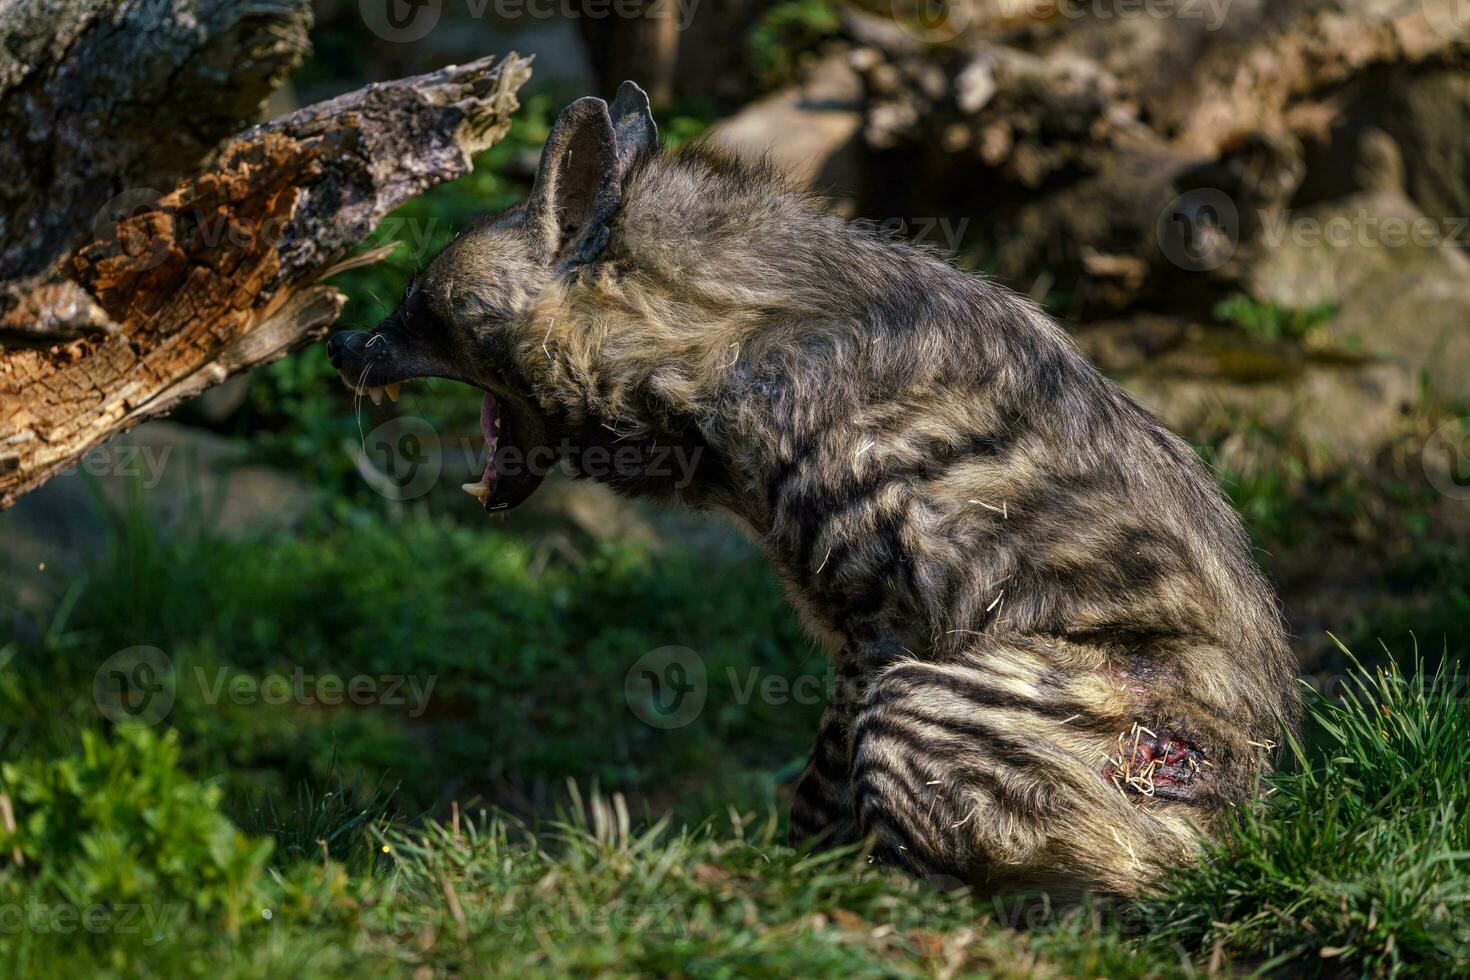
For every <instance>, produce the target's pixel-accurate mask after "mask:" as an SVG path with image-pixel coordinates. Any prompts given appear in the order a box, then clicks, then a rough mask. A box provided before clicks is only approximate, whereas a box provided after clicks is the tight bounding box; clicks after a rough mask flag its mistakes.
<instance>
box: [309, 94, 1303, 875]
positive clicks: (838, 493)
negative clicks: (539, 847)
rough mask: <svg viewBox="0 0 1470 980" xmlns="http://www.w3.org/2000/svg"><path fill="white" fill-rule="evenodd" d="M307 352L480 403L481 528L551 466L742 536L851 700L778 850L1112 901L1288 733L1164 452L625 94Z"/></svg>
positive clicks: (554, 136) (1034, 347) (1186, 461)
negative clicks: (386, 293) (383, 312)
mask: <svg viewBox="0 0 1470 980" xmlns="http://www.w3.org/2000/svg"><path fill="white" fill-rule="evenodd" d="M328 350H329V353H330V356H331V358H332V361H333V363H334V364H335V365H336V366H337V367H338V368H339V370H340V371H341V373H342V376H343V377H344V379H345V380H346V381H347V382H348V383H349V384H351V385H353V386H355V387H357V388H358V389H359V390H361V389H363V388H369V389H376V388H377V387H379V386H387V387H388V388H389V392H390V394H393V393H395V388H396V385H397V383H399V382H401V381H404V380H406V379H409V378H413V377H416V376H437V377H446V378H454V379H458V380H460V381H465V382H468V383H470V384H473V385H476V386H478V387H480V388H482V389H484V392H485V395H484V403H483V409H482V413H481V414H482V423H483V428H484V430H485V435H486V439H487V441H488V442H489V445H490V461H489V463H488V465H487V466H486V468H485V473H484V477H483V479H482V480H480V481H479V482H477V483H474V484H470V485H468V486H466V487H465V489H466V490H467V491H469V492H470V493H471V494H473V495H474V496H475V497H476V498H478V499H479V500H480V501H481V502H482V504H483V505H484V507H485V508H486V509H487V510H490V511H495V510H499V509H502V508H506V507H510V506H514V505H515V504H517V503H519V502H520V501H521V500H523V499H524V498H525V497H526V496H527V495H528V494H530V493H531V492H532V490H534V489H535V487H536V485H537V483H538V482H539V480H540V477H541V475H542V474H543V473H544V472H545V470H546V468H547V467H548V466H549V465H550V464H551V463H552V462H553V461H555V459H557V458H563V459H568V458H569V461H570V463H571V465H572V466H573V468H574V469H580V470H581V471H582V472H583V473H584V474H586V475H592V476H594V477H596V478H598V479H601V480H604V481H605V482H607V483H609V484H611V485H612V486H614V487H615V488H617V489H619V490H621V491H623V492H626V493H630V494H636V495H640V496H646V497H655V498H662V499H665V500H673V501H679V502H683V503H686V504H689V505H692V506H694V507H699V508H712V509H718V510H720V511H723V512H726V513H728V514H730V515H732V516H733V517H734V519H735V520H736V521H737V522H738V523H740V524H742V525H744V526H745V527H746V528H747V529H748V530H749V531H750V532H751V533H752V534H753V535H754V537H755V538H756V539H757V540H758V541H759V542H760V544H761V547H762V548H763V549H764V551H765V552H766V554H767V555H768V556H769V558H770V560H771V561H772V562H773V563H774V565H775V567H776V568H777V569H778V570H779V573H780V576H781V578H782V579H783V581H784V583H785V586H786V589H787V591H788V593H789V595H790V598H791V600H792V602H793V603H794V604H795V606H796V607H797V609H798V610H799V612H800V614H801V616H802V618H803V620H804V621H805V623H806V624H807V626H808V627H809V628H810V629H811V631H812V632H813V633H814V634H816V635H817V636H818V637H819V638H821V639H822V640H823V641H824V642H825V643H826V644H827V645H828V646H829V648H830V650H831V652H832V655H833V657H834V658H835V661H836V669H837V674H838V676H839V677H840V678H841V681H842V683H841V684H839V686H838V689H837V690H836V692H834V695H833V697H832V699H831V703H830V705H829V706H828V708H827V711H826V714H825V716H824V717H823V719H822V722H821V729H820V732H819V733H818V736H817V741H816V746H815V748H814V749H813V751H812V755H811V760H810V762H809V764H808V765H807V767H806V770H805V772H804V774H803V775H802V777H801V780H800V782H799V784H798V786H797V789H796V794H795V802H794V804H793V809H792V814H791V834H792V838H793V840H795V841H807V840H814V839H823V838H824V839H826V840H829V841H850V840H858V839H871V840H872V842H873V846H874V847H875V853H876V854H877V855H879V856H880V857H881V858H882V859H884V860H886V861H888V862H891V863H894V864H898V865H901V866H903V867H905V868H907V869H909V870H911V871H913V872H915V873H917V874H921V875H927V874H939V875H951V876H955V877H958V878H961V879H964V880H966V881H968V882H972V883H975V884H977V885H982V886H984V887H991V888H996V887H1044V888H1049V889H1053V890H1057V889H1060V890H1063V891H1073V890H1076V889H1078V888H1087V887H1090V888H1099V889H1104V890H1110V891H1117V892H1131V891H1136V890H1137V889H1138V888H1139V887H1140V886H1141V884H1142V883H1143V882H1144V881H1146V880H1147V876H1148V875H1149V873H1150V872H1151V871H1152V870H1154V869H1156V868H1158V867H1160V866H1162V865H1168V864H1173V863H1178V862H1182V861H1187V860H1188V859H1189V858H1190V857H1191V855H1192V854H1193V852H1194V850H1195V847H1196V844H1197V841H1198V838H1199V834H1200V833H1208V832H1210V830H1211V829H1212V828H1215V827H1217V826H1218V825H1219V823H1220V821H1221V820H1222V818H1223V817H1224V816H1225V814H1227V813H1228V812H1229V810H1230V807H1231V806H1232V805H1233V803H1234V802H1235V801H1238V800H1241V799H1244V798H1246V797H1248V796H1249V794H1250V793H1251V792H1252V788H1253V780H1254V778H1255V776H1256V774H1257V772H1258V771H1259V769H1260V767H1261V766H1262V765H1264V764H1265V763H1266V761H1267V760H1266V758H1265V756H1266V755H1267V750H1268V749H1269V747H1270V744H1271V742H1272V741H1273V740H1274V739H1275V737H1276V733H1277V732H1278V730H1279V727H1278V726H1279V725H1281V724H1282V723H1283V722H1284V723H1286V724H1287V725H1290V724H1291V723H1292V722H1293V720H1294V717H1295V713H1296V696H1295V693H1294V690H1295V688H1294V676H1295V670H1294V664H1293V660H1292V657H1291V654H1290V652H1289V649H1288V646H1287V644H1286V641H1285V637H1284V634H1283V630H1282V624H1281V620H1280V614H1279V611H1278V608H1277V605H1276V601H1275V599H1274V596H1273V594H1272V592H1271V589H1270V588H1269V587H1268V585H1267V583H1266V581H1265V580H1264V578H1263V577H1262V575H1261V573H1260V572H1259V570H1258V569H1257V568H1256V566H1255V565H1254V563H1253V561H1252V558H1251V555H1250V548H1249V545H1248V542H1247V538H1246V536H1245V534H1244V533H1243V532H1242V529H1241V524H1240V521H1239V520H1238V519H1237V517H1236V516H1235V514H1234V513H1233V512H1232V511H1231V509H1230V507H1229V506H1228V505H1227V504H1226V503H1225V501H1224V500H1223V499H1222V497H1221V495H1220V492H1219V491H1218V489H1217V488H1216V485H1215V483H1214V481H1213V480H1212V479H1211V476H1210V474H1209V473H1208V472H1207V470H1206V469H1205V467H1204V466H1203V465H1201V463H1200V461H1199V459H1197V458H1196V456H1195V454H1194V453H1193V452H1191V450H1190V448H1189V447H1188V446H1187V445H1186V444H1185V443H1184V442H1183V441H1182V440H1180V439H1179V438H1177V437H1176V436H1174V435H1173V434H1171V433H1170V432H1168V431H1167V430H1165V429H1164V428H1163V427H1162V426H1161V425H1159V423H1158V422H1156V421H1155V420H1154V419H1153V418H1151V417H1150V416H1149V415H1148V413H1147V412H1145V411H1144V410H1142V409H1141V408H1139V407H1138V405H1136V404H1135V403H1134V402H1133V401H1132V400H1130V399H1129V398H1128V396H1126V395H1125V394H1124V393H1123V392H1121V391H1120V390H1119V389H1118V388H1117V387H1116V386H1114V385H1113V384H1111V383H1110V382H1108V381H1107V380H1106V379H1104V378H1103V377H1102V376H1100V375H1099V374H1098V372H1097V371H1096V370H1094V369H1093V367H1092V366H1091V365H1090V364H1089V363H1088V362H1087V361H1086V359H1085V358H1084V357H1083V356H1082V355H1081V354H1080V353H1079V352H1078V350H1077V348H1076V347H1075V346H1074V345H1073V344H1072V343H1071V341H1070V340H1069V339H1068V337H1067V335H1066V334H1065V333H1064V332H1063V331H1062V330H1061V329H1060V328H1059V327H1058V326H1057V324H1056V323H1054V322H1053V321H1052V320H1051V319H1049V318H1048V317H1047V316H1046V315H1044V314H1043V313H1042V312H1041V311H1040V310H1038V309H1037V308H1036V307H1035V306H1033V305H1032V304H1031V303H1029V302H1027V301H1026V300H1025V299H1023V298H1022V297H1020V296H1018V295H1016V294H1014V293H1012V292H1009V291H1007V290H1006V289H1004V288H1002V287H1000V286H998V285H996V284H994V283H991V282H987V281H986V280H985V279H982V278H979V277H977V276H974V275H970V274H967V273H965V272H962V271H960V270H958V269H955V268H953V267H951V266H950V265H948V264H946V263H945V262H942V261H940V260H938V259H937V258H935V257H934V256H933V255H931V254H929V253H928V252H927V251H925V250H923V249H920V248H916V247H914V246H912V245H909V244H906V243H904V242H902V241H898V240H894V239H893V238H891V237H884V236H882V235H878V234H875V233H873V232H872V231H871V230H870V229H867V228H862V227H858V226H856V225H854V224H850V223H848V222H845V221H843V220H842V219H840V218H837V217H834V216H832V215H828V214H824V213H822V212H821V211H820V210H819V209H818V208H817V207H815V206H814V205H813V203H812V201H811V200H809V199H808V198H807V197H805V196H803V195H802V194H800V193H797V192H796V191H794V190H793V189H791V188H790V187H788V186H786V185H785V184H784V183H783V182H782V181H781V180H780V179H779V178H778V177H777V176H776V175H774V174H773V173H771V172H770V170H769V169H768V168H766V167H764V166H761V165H759V164H752V163H748V162H743V161H740V160H738V159H734V158H732V157H731V156H729V155H726V154H725V153H722V152H720V151H719V150H717V149H715V148H714V147H712V146H710V145H708V144H699V143H697V144H695V145H692V146H686V147H683V148H680V149H679V150H677V151H672V152H667V153H661V152H659V149H658V143H657V131H656V129H655V127H654V123H653V119H652V117H651V115H650V114H649V111H648V102H647V99H646V98H645V97H644V96H643V93H642V92H641V91H640V90H639V89H638V88H637V86H634V85H632V84H631V83H627V84H625V85H624V86H623V88H622V90H621V91H620V92H619V93H618V97H617V99H616V100H615V101H614V102H613V104H612V105H611V106H608V105H607V104H606V103H604V102H603V101H601V100H600V99H591V98H587V99H582V100H580V101H577V102H575V103H573V104H572V105H571V106H569V107H568V108H567V109H566V110H565V111H564V112H563V113H562V115H561V117H560V118H559V119H558V120H557V122H556V125H555V127H554V128H553V129H552V132H551V135H550V137H549V139H548V140H547V143H546V148H545V150H544V152H543V155H542V160H541V166H540V170H539V172H538V174H537V176H536V180H535V185H534V187H533V189H532V191H531V194H530V197H529V198H528V199H527V201H526V202H525V203H524V204H523V205H521V206H519V207H517V208H514V209H513V210H510V211H508V212H506V213H503V214H499V215H495V216H493V217H489V218H486V219H483V220H481V221H480V222H478V223H476V224H475V225H474V226H472V227H471V228H469V229H468V230H466V231H465V232H464V233H463V234H461V235H460V236H459V237H458V238H457V239H455V241H454V242H452V243H451V244H450V245H449V246H448V247H447V248H445V250H444V251H443V252H442V253H440V254H439V255H438V256H437V257H436V258H435V259H434V260H433V261H432V262H431V263H430V264H429V265H428V267H427V268H425V269H424V270H423V272H422V273H420V274H419V275H418V276H417V277H416V279H415V280H414V281H413V283H412V284H410V285H409V287H408V288H407V290H406V291H405V292H404V296H403V300H402V303H401V305H400V307H399V308H398V310H397V311H396V312H395V313H394V314H393V315H392V316H391V317H389V318H388V319H387V320H386V321H384V322H383V323H382V324H381V325H380V326H378V327H377V328H376V329H375V330H372V331H356V332H346V333H339V334H337V335H335V336H334V337H333V338H332V339H331V341H330V343H329V346H328ZM373 394H374V395H375V396H376V394H377V392H376V391H375V390H374V391H373ZM671 449H672V450H676V451H678V452H679V453H680V454H681V456H680V458H683V459H687V460H693V461H695V463H694V465H692V466H691V467H690V468H688V469H687V470H685V469H680V468H678V467H674V466H669V465H660V464H659V461H660V460H665V461H666V460H667V459H668V458H669V457H668V453H669V451H670V450H671ZM594 460H595V461H596V465H593V462H594Z"/></svg>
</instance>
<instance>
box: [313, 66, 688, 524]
mask: <svg viewBox="0 0 1470 980" xmlns="http://www.w3.org/2000/svg"><path fill="white" fill-rule="evenodd" d="M657 150H658V131H657V128H656V126H655V124H654V121H653V116H652V114H651V113H650V111H649V103H648V97H647V96H646V95H645V94H644V92H643V90H642V89H640V88H639V87H638V86H637V85H635V84H633V83H632V82H624V83H623V85H622V87H621V88H620V89H619V91H618V94H617V97H616V99H614V101H613V103H612V105H611V106H609V105H608V104H607V103H606V102H604V101H603V100H602V99H597V98H583V99H579V100H577V101H576V102H573V103H572V104H571V105H569V106H568V107H567V108H566V109H565V110H563V112H562V114H561V116H560V117H559V118H558V119H557V121H556V123H555V125H554V126H553V127H552V130H551V133H550V135H549V136H548V138H547V141H546V146H545V148H544V150H543V152H542V158H541V164H540V168H539V170H538V172H537V174H536V179H535V182H534V185H533V187H532V190H531V193H530V195H529V197H528V198H527V199H526V201H525V202H524V203H522V204H521V205H519V206H517V207H515V208H512V209H511V210H509V211H506V212H504V213H501V214H497V215H492V216H490V217H487V218H484V219H482V220H480V221H479V222H477V223H476V224H474V225H473V226H471V227H470V228H468V229H467V230H465V231H464V232H463V233H461V234H460V235H459V236H458V237H456V238H455V239H454V241H452V242H451V243H450V244H449V245H448V246H447V247H445V249H444V250H443V251H442V252H440V253H439V254H438V255H437V256H435V257H434V259H433V260H432V261H430V262H429V264H428V265H427V267H426V268H424V270H423V271H422V272H420V273H419V274H418V275H417V276H416V277H415V278H414V279H413V281H411V282H410V283H409V284H408V286H407V288H406V289H405V290H404V293H403V298H402V300H401V301H400V303H399V306H398V309H397V310H396V311H395V312H394V313H393V314H392V315H391V316H389V317H388V318H387V319H386V320H384V321H383V322H382V323H381V324H379V325H378V326H377V327H376V328H374V329H372V330H366V331H364V330H356V331H343V332H339V333H337V334H334V335H333V336H332V338H331V339H330V341H329V342H328V345H327V352H328V356H329V358H330V359H331V362H332V365H333V366H334V367H335V368H337V370H338V371H339V372H340V373H341V375H342V378H343V380H344V381H345V382H346V383H347V384H348V385H349V386H350V387H353V388H355V389H356V390H358V391H359V392H362V391H364V390H369V391H372V392H373V394H374V397H375V398H376V396H377V392H376V390H375V389H379V388H384V387H386V388H387V389H388V392H389V394H390V396H396V385H397V384H398V383H399V382H402V381H405V380H409V379H412V378H417V377H439V378H449V379H453V380H456V381H462V382H466V383H468V384H472V385H475V386H476V387H479V388H481V389H483V390H484V399H483V402H482V406H481V419H480V421H481V428H482V429H483V430H484V436H485V440H486V446H487V451H488V457H487V462H486V465H485V469H484V474H483V477H482V479H481V480H480V481H479V482H477V483H472V484H466V485H465V488H464V489H465V490H466V491H467V492H468V493H470V494H472V495H473V496H475V497H476V498H478V499H479V500H480V501H481V503H482V505H483V506H484V508H485V509H486V510H487V511H498V510H504V509H506V508H509V507H514V506H515V505H517V504H519V503H520V502H521V501H523V500H525V499H526V498H527V497H528V496H529V495H530V494H531V493H532V492H533V491H534V490H535V489H536V487H537V486H538V485H539V484H540V482H541V480H542V478H543V477H544V476H545V474H546V473H547V471H548V470H549V469H550V468H551V467H552V466H553V465H554V464H556V463H557V462H559V461H565V462H566V463H568V464H569V465H570V466H571V468H572V469H573V471H574V472H578V473H579V475H585V476H592V477H599V478H603V479H605V480H606V481H607V482H609V483H612V484H614V485H615V486H619V487H620V489H624V490H629V491H633V492H637V491H645V492H647V491H657V490H658V489H659V487H657V486H655V485H654V484H657V483H659V482H661V481H662V482H668V481H675V480H680V479H683V480H684V481H685V482H692V476H693V468H694V466H696V465H698V450H699V448H700V447H698V446H692V447H691V446H687V445H686V446H683V448H684V449H685V450H686V451H692V453H693V458H692V459H690V458H689V456H688V455H686V456H684V457H680V459H679V461H677V465H675V463H674V462H669V461H668V460H670V459H671V457H668V456H667V454H668V452H669V451H670V450H672V449H674V448H676V447H677V446H679V445H680V444H681V442H685V441H687V439H686V436H687V433H683V432H668V431H660V428H659V427H658V426H656V425H651V424H649V423H648V422H647V420H644V419H638V420H627V419H623V420H618V419H608V418H605V417H602V416H601V415H600V414H599V413H598V412H597V411H596V409H595V408H594V407H593V406H592V404H591V403H592V402H593V401H594V400H595V396H594V394H593V393H592V392H590V391H589V390H588V384H589V381H588V376H587V372H586V371H583V372H580V373H576V376H575V377H573V374H574V372H570V371H569V370H568V365H566V364H563V363H559V362H558V354H560V353H562V352H561V351H560V348H559V345H558V344H557V342H556V338H554V337H553V331H554V329H555V326H556V325H555V314H556V313H557V310H558V308H559V307H558V306H557V304H558V302H560V301H561V300H564V298H565V291H564V287H565V285H566V284H567V282H568V281H569V280H571V279H574V278H576V277H578V276H580V275H582V274H583V273H585V272H587V271H589V270H590V268H591V267H592V266H593V265H594V264H595V263H596V262H597V261H598V259H599V258H600V257H601V256H602V254H603V252H604V251H605V249H606V248H607V244H608V238H609V233H610V227H609V226H610V224H611V223H612V222H613V220H614V218H615V216H616V215H617V212H618V209H619V205H620V202H621V196H622V188H623V184H624V179H625V178H626V177H627V175H628V173H629V171H630V170H631V169H632V168H633V167H634V165H635V163H636V162H637V161H639V159H640V158H642V157H644V156H646V155H649V154H653V153H656V152H657ZM548 293H555V294H556V296H555V298H553V297H550V296H548V295H547V294H548ZM548 310H549V313H548ZM554 348H555V349H554ZM619 422H623V423H625V424H627V425H629V426H630V428H629V430H628V431H623V430H620V429H618V428H617V423H619ZM660 446H662V450H660ZM661 454H662V456H663V458H665V460H666V465H664V466H661V467H659V466H651V465H650V460H652V459H654V458H655V457H659V456H660V455H661Z"/></svg>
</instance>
